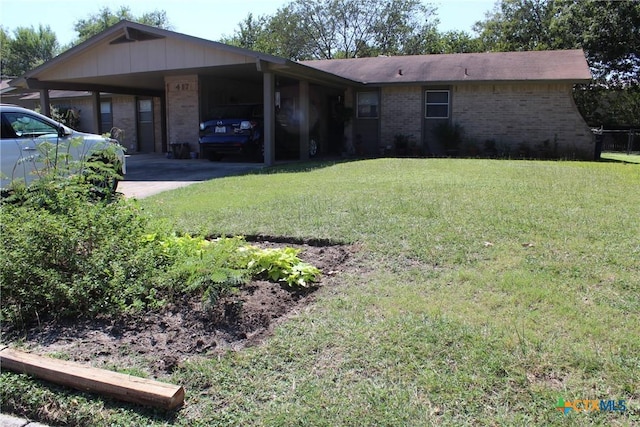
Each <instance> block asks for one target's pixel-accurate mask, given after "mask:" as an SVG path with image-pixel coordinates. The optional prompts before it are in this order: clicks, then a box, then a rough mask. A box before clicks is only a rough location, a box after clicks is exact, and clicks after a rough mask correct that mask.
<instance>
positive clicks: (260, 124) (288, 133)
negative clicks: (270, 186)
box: [199, 104, 318, 160]
mask: <svg viewBox="0 0 640 427" xmlns="http://www.w3.org/2000/svg"><path fill="white" fill-rule="evenodd" d="M209 117H210V119H208V120H206V121H204V122H202V123H200V138H199V142H200V153H201V156H202V157H203V158H207V159H209V160H220V159H221V158H222V157H224V156H225V155H242V156H246V157H250V158H253V159H261V158H262V156H263V147H264V133H263V130H264V120H263V106H262V105H261V104H248V105H247V104H240V105H221V106H217V107H215V108H214V109H213V111H212V112H211V113H210V115H209ZM293 117H294V115H292V114H287V113H286V112H285V111H280V112H279V113H277V114H276V123H275V124H276V128H275V136H276V147H275V149H276V158H278V159H284V158H298V157H299V152H300V150H299V147H300V134H299V124H298V122H297V121H296V120H295V119H294V118H293ZM317 141H318V138H317V137H315V136H314V133H313V132H312V135H311V137H310V139H309V157H314V156H315V155H316V154H317V153H318V143H317Z"/></svg>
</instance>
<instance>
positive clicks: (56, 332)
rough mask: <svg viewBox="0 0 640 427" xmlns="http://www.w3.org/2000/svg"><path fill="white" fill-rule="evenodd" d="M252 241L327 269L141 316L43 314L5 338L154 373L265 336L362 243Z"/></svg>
mask: <svg viewBox="0 0 640 427" xmlns="http://www.w3.org/2000/svg"><path fill="white" fill-rule="evenodd" d="M255 244H256V245H258V246H261V247H274V246H277V247H284V246H287V247H294V248H297V249H300V250H301V252H300V254H299V255H298V256H299V257H300V258H301V259H302V260H303V261H305V262H307V263H310V264H312V265H314V266H316V267H318V268H319V269H320V270H321V271H322V277H321V279H320V281H319V282H318V283H316V284H315V286H312V287H310V288H308V289H303V290H297V291H296V290H292V289H291V288H289V287H288V286H287V285H286V284H280V283H273V282H269V281H263V280H254V281H252V282H250V283H249V284H247V285H244V286H242V287H241V288H240V289H239V292H237V293H234V294H233V295H227V296H224V297H221V298H219V299H218V300H217V302H216V303H215V304H214V305H211V304H208V303H207V302H206V301H203V300H202V298H201V296H188V297H184V298H183V299H182V300H181V301H178V302H175V303H173V304H171V305H169V306H167V307H165V308H164V309H162V310H160V311H157V312H148V313H144V314H141V315H137V316H125V317H120V318H117V319H113V318H97V319H84V320H83V319H67V320H64V321H55V322H54V321H46V320H43V321H41V323H40V324H39V325H36V326H34V327H32V328H30V329H28V330H27V331H24V330H23V331H12V330H7V329H6V328H4V327H3V329H4V330H3V331H2V335H3V342H4V344H5V345H6V344H9V345H11V343H12V341H17V342H20V344H21V347H22V348H25V349H26V350H28V351H30V352H33V353H36V354H58V355H61V356H63V357H64V358H65V359H68V360H73V361H77V362H80V363H86V364H91V365H93V366H95V367H105V368H110V369H127V368H133V367H135V369H138V370H142V371H144V372H147V373H148V374H149V375H150V376H152V377H158V376H165V375H167V374H168V373H170V372H172V371H173V370H175V369H176V368H178V367H179V366H180V364H181V363H183V362H184V361H186V360H196V359H198V358H211V357H212V356H215V355H217V354H221V353H223V352H226V351H229V350H241V349H242V348H244V347H246V346H249V345H255V344H258V343H260V342H262V341H263V340H264V339H265V338H267V337H268V336H269V335H270V334H271V333H272V331H273V328H274V327H275V326H276V325H278V324H280V323H281V322H283V321H284V320H286V319H287V318H288V317H290V316H292V315H295V313H297V312H299V311H300V310H302V309H303V308H304V307H305V306H306V305H308V304H310V303H312V302H313V300H314V293H315V291H316V290H318V289H319V288H321V287H323V286H333V285H335V284H336V283H337V282H338V280H339V276H340V273H342V272H344V271H346V270H347V269H349V268H350V267H349V260H350V258H351V255H352V254H353V253H354V252H355V251H357V248H356V247H354V246H345V245H330V244H321V243H318V242H311V243H302V244H295V243H287V242H282V241H281V242H279V243H276V242H273V241H267V240H264V239H261V241H259V242H256V243H255Z"/></svg>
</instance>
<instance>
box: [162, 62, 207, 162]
mask: <svg viewBox="0 0 640 427" xmlns="http://www.w3.org/2000/svg"><path fill="white" fill-rule="evenodd" d="M165 87H166V96H167V136H168V141H167V142H168V143H169V144H180V143H188V144H189V146H190V150H191V151H199V147H198V126H199V123H200V110H199V103H198V99H199V96H198V87H199V85H198V76H197V75H189V76H167V77H165Z"/></svg>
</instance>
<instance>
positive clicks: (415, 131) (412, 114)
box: [380, 86, 423, 147]
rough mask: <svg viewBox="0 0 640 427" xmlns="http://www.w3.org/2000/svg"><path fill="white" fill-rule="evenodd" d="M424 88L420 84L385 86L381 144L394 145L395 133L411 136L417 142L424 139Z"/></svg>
mask: <svg viewBox="0 0 640 427" xmlns="http://www.w3.org/2000/svg"><path fill="white" fill-rule="evenodd" d="M422 92H423V91H422V88H421V87H420V86H385V87H383V88H382V91H381V99H380V101H381V107H380V119H381V121H382V122H381V123H382V128H381V135H380V138H381V141H380V145H381V146H383V147H385V146H389V145H393V142H394V137H395V135H406V136H409V137H410V138H411V139H412V140H414V141H415V142H416V143H419V142H420V141H421V139H422V102H423V95H422Z"/></svg>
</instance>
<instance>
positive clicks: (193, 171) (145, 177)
mask: <svg viewBox="0 0 640 427" xmlns="http://www.w3.org/2000/svg"><path fill="white" fill-rule="evenodd" d="M263 167H264V165H263V164H262V163H246V162H243V161H242V159H233V158H231V159H229V160H226V159H225V160H223V161H221V162H210V161H209V160H202V159H184V160H178V159H168V158H167V157H166V156H164V155H160V154H132V155H129V156H127V173H126V175H125V177H124V180H123V181H121V182H120V183H119V184H118V191H119V192H121V193H123V194H124V195H125V196H126V197H135V198H143V197H148V196H151V195H153V194H157V193H160V192H162V191H167V190H173V189H175V188H180V187H184V186H187V185H191V184H195V183H197V182H202V181H207V180H210V179H214V178H222V177H225V176H231V175H241V174H244V173H248V172H252V171H256V170H260V169H262V168H263Z"/></svg>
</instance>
